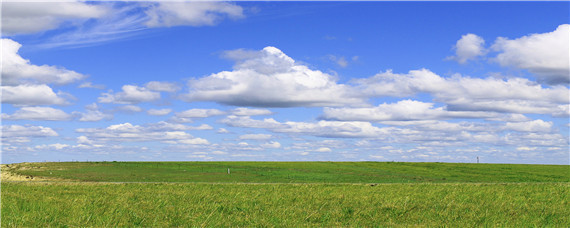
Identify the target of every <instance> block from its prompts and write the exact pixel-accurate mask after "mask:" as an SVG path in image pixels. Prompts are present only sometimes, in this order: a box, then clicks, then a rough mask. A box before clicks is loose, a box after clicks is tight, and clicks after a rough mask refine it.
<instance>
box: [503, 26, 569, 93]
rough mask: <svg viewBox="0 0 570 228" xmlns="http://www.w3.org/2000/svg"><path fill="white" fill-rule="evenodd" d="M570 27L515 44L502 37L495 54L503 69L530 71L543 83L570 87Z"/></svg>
mask: <svg viewBox="0 0 570 228" xmlns="http://www.w3.org/2000/svg"><path fill="white" fill-rule="evenodd" d="M569 33H570V25H569V24H563V25H560V26H558V28H556V30H555V31H553V32H548V33H539V34H531V35H528V36H523V37H520V38H517V39H514V40H510V39H508V38H504V37H499V38H497V40H496V41H495V43H494V44H493V46H492V48H493V50H495V51H497V52H499V54H498V55H497V56H496V57H495V59H494V60H495V61H497V62H498V63H499V64H501V65H502V66H512V67H516V68H519V69H526V70H528V71H529V72H531V73H533V74H535V75H536V77H537V79H538V80H539V81H544V82H546V83H549V84H568V83H570V66H569V65H570V57H569V55H570V54H569V53H568V50H569V44H568V43H569V40H570V38H569Z"/></svg>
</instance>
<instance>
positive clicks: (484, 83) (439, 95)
mask: <svg viewBox="0 0 570 228" xmlns="http://www.w3.org/2000/svg"><path fill="white" fill-rule="evenodd" d="M568 8H569V3H568V2H183V1H182V2H181V1H179V2H161V3H157V2H51V3H29V2H4V3H3V4H2V38H3V39H2V92H3V94H2V133H3V134H2V162H3V163H13V162H24V161H44V160H46V161H70V160H80V161H84V160H89V161H93V160H101V161H112V160H117V161H118V160H137V161H138V160H143V161H146V160H149V161H153V160H157V161H158V160H160V161H173V160H183V161H186V160H189V161H195V160H196V161H215V160H227V161H233V160H236V161H239V160H261V161H266V160H268V161H304V160H311V161H312V160H317V161H431V162H476V158H477V157H479V158H480V160H481V161H482V162H488V163H544V164H568V162H569V154H568V151H569V134H568V131H569V119H568V118H569V116H570V115H569V113H570V111H569V109H570V107H569V99H570V98H569V91H568V89H569V82H570V75H569V66H568V65H569V61H570V60H569V51H568V50H569V48H568V43H569V38H568V34H569V29H570V26H569V25H568V23H569V13H568Z"/></svg>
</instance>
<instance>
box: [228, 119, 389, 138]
mask: <svg viewBox="0 0 570 228" xmlns="http://www.w3.org/2000/svg"><path fill="white" fill-rule="evenodd" d="M220 122H221V123H224V124H227V125H229V126H232V127H246V128H263V129H267V130H269V131H272V132H278V133H293V134H306V135H314V136H321V137H332V138H352V137H354V138H361V137H362V138H367V137H372V138H380V137H384V136H386V135H387V134H389V133H390V131H391V130H393V129H389V128H378V127H375V126H373V125H372V124H371V123H370V122H358V121H346V122H342V121H325V120H322V121H319V122H316V123H307V122H292V121H288V122H284V123H281V122H278V121H276V120H274V119H272V118H266V119H263V120H255V119H251V118H250V117H249V116H228V117H226V118H225V119H222V120H221V121H220Z"/></svg>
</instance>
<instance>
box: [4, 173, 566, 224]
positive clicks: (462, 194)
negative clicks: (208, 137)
mask: <svg viewBox="0 0 570 228" xmlns="http://www.w3.org/2000/svg"><path fill="white" fill-rule="evenodd" d="M228 168H229V169H230V174H228V172H227V171H228ZM3 171H9V172H11V173H14V174H17V175H20V176H21V177H23V178H24V179H25V180H30V179H31V177H32V176H33V178H34V180H40V181H36V182H32V181H27V182H6V181H4V182H2V185H1V186H2V189H1V191H2V205H1V206H2V207H1V208H2V211H1V215H2V227H22V226H23V227H43V226H64V227H68V226H95V227H101V226H105V227H109V226H110V227H115V226H143V227H164V226H208V227H219V226H287V227H299V226H300V227H307V226H327V227H330V226H414V225H425V226H453V227H463V226H470V227H472V226H508V227H519V226H555V227H568V226H570V219H569V218H570V191H569V190H570V189H569V185H568V182H569V180H570V166H555V165H507V164H451V163H393V162H384V163H377V162H97V163H96V162H89V163H87V162H85V163H82V162H66V163H25V164H16V165H11V166H10V167H9V168H8V167H5V169H3ZM25 177H28V178H27V179H26V178H25ZM125 182H131V183H125ZM145 182H146V183H145Z"/></svg>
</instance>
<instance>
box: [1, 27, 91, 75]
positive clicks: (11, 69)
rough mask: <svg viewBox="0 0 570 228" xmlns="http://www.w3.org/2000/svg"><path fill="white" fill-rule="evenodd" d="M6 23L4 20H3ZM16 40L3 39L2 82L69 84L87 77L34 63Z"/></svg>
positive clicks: (63, 69)
mask: <svg viewBox="0 0 570 228" xmlns="http://www.w3.org/2000/svg"><path fill="white" fill-rule="evenodd" d="M3 23H4V22H3ZM21 47H22V45H21V44H19V43H18V42H16V41H13V40H10V39H2V84H3V85H11V86H13V85H20V84H60V85H62V84H69V83H72V82H76V81H78V80H81V79H83V78H85V76H84V75H82V74H80V73H77V72H75V71H71V70H67V69H65V68H62V67H57V66H48V65H42V66H38V65H33V64H31V63H30V60H27V59H24V58H22V57H21V56H20V55H19V54H18V50H19V49H20V48H21Z"/></svg>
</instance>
